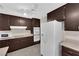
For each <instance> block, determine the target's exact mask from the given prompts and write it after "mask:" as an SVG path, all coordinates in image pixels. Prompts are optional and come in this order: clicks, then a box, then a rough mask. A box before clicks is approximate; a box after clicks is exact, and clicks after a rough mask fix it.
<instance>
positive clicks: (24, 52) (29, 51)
mask: <svg viewBox="0 0 79 59" xmlns="http://www.w3.org/2000/svg"><path fill="white" fill-rule="evenodd" d="M40 55H41V54H40V44H36V45H33V46H30V47H27V48H23V49H20V50H17V51H14V52H11V53H8V54H7V56H40Z"/></svg>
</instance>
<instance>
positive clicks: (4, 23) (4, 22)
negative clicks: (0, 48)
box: [0, 14, 10, 30]
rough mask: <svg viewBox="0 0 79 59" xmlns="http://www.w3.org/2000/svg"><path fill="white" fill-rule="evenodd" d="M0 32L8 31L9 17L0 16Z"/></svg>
mask: <svg viewBox="0 0 79 59" xmlns="http://www.w3.org/2000/svg"><path fill="white" fill-rule="evenodd" d="M0 30H10V24H9V16H8V15H6V14H0Z"/></svg>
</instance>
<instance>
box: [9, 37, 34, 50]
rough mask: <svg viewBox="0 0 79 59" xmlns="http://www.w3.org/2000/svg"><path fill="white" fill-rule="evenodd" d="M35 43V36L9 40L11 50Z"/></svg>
mask: <svg viewBox="0 0 79 59" xmlns="http://www.w3.org/2000/svg"><path fill="white" fill-rule="evenodd" d="M31 45H33V37H23V38H16V39H12V40H9V50H8V52H12V51H15V50H18V49H21V48H25V47H28V46H31Z"/></svg>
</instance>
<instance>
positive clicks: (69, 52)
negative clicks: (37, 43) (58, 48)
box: [62, 46, 79, 56]
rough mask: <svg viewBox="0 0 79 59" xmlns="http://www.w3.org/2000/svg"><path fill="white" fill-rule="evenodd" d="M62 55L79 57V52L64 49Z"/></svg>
mask: <svg viewBox="0 0 79 59" xmlns="http://www.w3.org/2000/svg"><path fill="white" fill-rule="evenodd" d="M62 55H63V56H68V55H69V56H79V51H75V50H73V49H70V48H67V47H64V46H63V47H62Z"/></svg>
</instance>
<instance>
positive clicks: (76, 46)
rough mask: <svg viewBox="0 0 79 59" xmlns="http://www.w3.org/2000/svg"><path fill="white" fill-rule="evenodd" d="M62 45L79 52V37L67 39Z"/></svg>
mask: <svg viewBox="0 0 79 59" xmlns="http://www.w3.org/2000/svg"><path fill="white" fill-rule="evenodd" d="M61 45H62V46H65V47H68V48H71V49H73V50H76V51H79V37H78V36H75V37H66V38H65V40H64V41H63V42H62V43H61Z"/></svg>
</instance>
